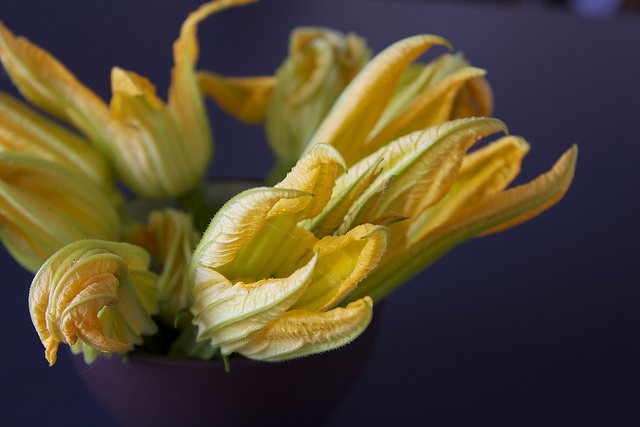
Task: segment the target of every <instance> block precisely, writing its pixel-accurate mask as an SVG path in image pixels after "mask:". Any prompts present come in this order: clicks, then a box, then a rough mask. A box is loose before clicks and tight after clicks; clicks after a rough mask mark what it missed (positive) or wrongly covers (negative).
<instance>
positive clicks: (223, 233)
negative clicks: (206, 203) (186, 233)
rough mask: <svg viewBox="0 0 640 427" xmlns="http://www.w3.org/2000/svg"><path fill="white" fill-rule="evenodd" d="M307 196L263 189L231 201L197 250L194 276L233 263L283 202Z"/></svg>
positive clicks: (252, 190) (284, 190) (205, 234)
mask: <svg viewBox="0 0 640 427" xmlns="http://www.w3.org/2000/svg"><path fill="white" fill-rule="evenodd" d="M306 196H308V194H307V193H305V192H302V191H297V190H287V189H279V188H266V187H261V188H253V189H250V190H247V191H244V192H242V193H240V194H238V195H237V196H235V197H234V198H232V199H231V200H229V201H228V202H227V203H226V204H225V205H224V206H223V207H222V208H221V209H220V211H219V212H218V213H217V214H216V216H215V217H213V219H212V220H211V223H210V224H209V227H208V228H207V231H206V232H205V233H204V236H203V237H202V239H201V240H200V243H199V244H198V247H197V248H196V250H195V251H194V254H193V257H192V260H191V266H190V272H191V273H190V274H191V275H192V277H193V275H194V274H195V272H196V269H198V268H201V267H202V268H216V267H220V266H222V265H224V264H227V263H229V262H230V261H231V260H233V258H234V257H235V256H236V254H237V253H238V251H239V250H240V248H242V247H243V246H244V245H245V244H246V243H247V242H248V241H249V240H251V239H252V238H253V236H254V235H255V234H256V233H258V231H260V229H261V228H262V226H263V224H264V223H265V221H266V220H267V218H269V215H270V214H271V211H272V209H273V208H274V206H276V204H278V202H280V200H282V199H295V198H299V197H306ZM279 213H280V214H282V212H279Z"/></svg>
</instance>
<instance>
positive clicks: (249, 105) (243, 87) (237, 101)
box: [197, 71, 276, 123]
mask: <svg viewBox="0 0 640 427" xmlns="http://www.w3.org/2000/svg"><path fill="white" fill-rule="evenodd" d="M197 77H198V83H199V84H200V90H202V93H203V94H204V95H206V96H210V97H212V98H213V99H215V101H216V102H217V103H218V105H220V107H221V108H222V109H224V110H225V111H226V112H227V113H229V114H231V115H232V116H234V117H236V118H237V119H238V120H240V121H242V122H245V123H260V122H262V121H264V119H265V116H266V114H267V105H268V104H269V99H270V98H271V94H272V93H273V88H274V86H275V84H276V79H275V77H272V76H264V77H224V76H221V75H219V74H216V73H211V72H207V71H199V72H198V73H197Z"/></svg>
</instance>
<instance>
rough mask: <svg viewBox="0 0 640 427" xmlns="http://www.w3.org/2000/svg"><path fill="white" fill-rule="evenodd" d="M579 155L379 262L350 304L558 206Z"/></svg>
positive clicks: (381, 293) (490, 197) (475, 206)
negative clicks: (461, 248) (455, 249)
mask: <svg viewBox="0 0 640 427" xmlns="http://www.w3.org/2000/svg"><path fill="white" fill-rule="evenodd" d="M577 154H578V150H577V147H576V146H574V147H572V148H571V149H569V150H568V151H566V152H565V153H564V154H563V155H562V156H561V157H560V159H558V161H557V162H556V163H555V164H554V166H553V167H552V168H551V170H550V171H548V172H547V173H545V174H543V175H540V176H539V177H538V178H536V179H535V180H533V181H531V182H529V183H527V184H524V185H520V186H518V187H514V188H511V189H508V190H505V191H500V192H497V193H494V194H491V195H488V196H487V197H485V198H483V199H482V200H480V201H478V202H476V203H474V204H471V205H469V206H466V208H465V209H464V210H462V211H460V213H459V214H457V215H454V216H452V217H450V218H449V219H448V220H447V221H446V222H445V223H443V224H442V225H441V226H439V227H437V228H435V229H434V230H432V231H431V232H429V233H427V234H426V235H425V236H423V237H422V239H420V240H419V241H416V242H413V243H412V244H411V245H410V246H408V247H406V248H405V249H404V250H402V251H396V252H395V253H394V256H392V257H389V258H388V259H383V260H382V264H381V266H380V268H377V269H376V270H375V271H374V272H373V273H372V274H370V275H369V277H367V279H365V280H364V281H363V282H362V283H361V284H360V286H359V288H358V289H357V290H356V292H354V293H353V294H352V295H350V296H349V299H355V298H358V296H359V295H371V296H372V298H374V300H379V299H380V298H383V297H384V296H385V295H387V294H388V293H389V292H391V291H392V290H393V289H394V288H395V287H397V286H399V285H400V284H401V283H402V282H404V281H405V280H407V279H408V278H409V277H411V276H413V275H414V274H416V273H417V272H418V271H420V270H422V269H423V268H425V267H427V266H428V265H430V264H431V263H432V262H433V261H435V260H436V259H438V258H439V257H440V256H442V255H443V254H445V253H446V252H447V251H448V250H450V249H451V248H453V247H454V246H456V245H458V244H460V243H462V242H464V241H465V240H468V239H470V238H472V237H475V236H478V235H483V234H489V233H493V232H497V231H501V230H504V229H506V228H508V227H512V226H514V225H516V224H519V223H521V222H523V221H526V220H527V219H529V218H531V217H533V216H535V215H537V214H539V213H541V212H542V211H544V210H546V209H548V208H550V207H551V206H553V205H554V204H555V203H557V202H558V201H559V200H560V199H562V197H563V196H564V194H565V193H566V191H567V189H568V188H569V185H570V184H571V181H572V178H573V173H574V170H575V164H576V159H577Z"/></svg>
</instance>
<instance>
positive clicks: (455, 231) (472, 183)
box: [304, 118, 577, 301]
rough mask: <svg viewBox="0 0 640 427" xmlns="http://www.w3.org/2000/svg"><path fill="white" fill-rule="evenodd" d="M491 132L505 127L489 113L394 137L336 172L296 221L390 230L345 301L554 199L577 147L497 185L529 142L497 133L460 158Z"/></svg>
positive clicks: (315, 228)
mask: <svg viewBox="0 0 640 427" xmlns="http://www.w3.org/2000/svg"><path fill="white" fill-rule="evenodd" d="M500 131H506V127H505V125H504V124H503V123H502V122H500V121H499V120H496V119H492V118H466V119H456V120H453V121H447V122H444V123H442V124H440V125H437V126H432V127H429V128H427V129H425V130H423V131H416V132H412V133H409V134H408V135H405V136H403V137H401V138H399V139H397V140H394V141H393V142H391V143H389V144H388V145H386V146H384V147H382V148H381V149H379V150H378V151H376V152H375V153H373V154H371V155H369V156H367V157H366V158H364V159H362V160H361V161H359V162H358V163H356V164H355V165H354V166H353V167H351V168H350V169H349V173H348V174H342V175H341V176H340V177H339V178H338V179H337V182H336V186H335V188H334V193H333V197H332V199H331V200H330V201H329V203H328V204H327V207H326V208H325V210H324V212H323V213H322V214H320V215H318V216H317V217H316V218H315V219H313V220H311V221H309V222H308V223H307V224H304V226H305V227H306V228H307V229H308V230H309V231H312V232H314V233H315V235H316V236H322V235H330V234H342V233H346V232H349V230H351V229H353V228H354V227H358V226H359V224H363V223H372V224H381V223H384V224H387V225H389V229H390V233H391V237H390V241H389V244H388V246H387V251H386V253H385V255H384V257H383V258H382V259H381V261H380V262H379V265H378V267H377V268H376V269H375V270H374V271H373V272H371V273H370V274H369V275H368V277H367V278H366V279H364V280H363V281H362V282H361V283H360V285H359V286H358V289H356V290H355V291H354V292H353V293H352V294H351V295H350V296H349V297H348V300H355V299H357V298H362V297H363V296H365V295H366V296H371V297H372V298H373V300H374V301H379V300H380V299H382V298H383V297H384V296H386V295H387V294H388V293H389V292H391V291H392V290H393V289H395V288H396V287H397V286H399V285H400V284H401V283H403V282H404V281H405V280H407V279H408V278H409V277H411V276H412V275H414V274H416V273H417V272H419V271H420V270H422V269H424V268H425V267H427V266H428V265H429V264H430V263H431V262H433V261H435V260H436V259H437V258H438V257H440V256H441V255H443V254H444V253H445V252H446V251H448V250H449V249H451V248H452V247H454V246H455V245H457V244H459V243H461V242H463V241H465V240H467V239H469V238H471V237H474V236H477V235H484V234H489V233H492V232H496V231H500V230H504V229H506V228H509V227H512V226H514V225H516V224H518V223H520V222H523V221H525V220H527V219H529V218H531V217H533V216H535V215H537V214H539V213H540V212H542V211H544V210H545V209H548V208H549V207H551V206H552V205H554V204H555V203H556V202H558V201H559V200H560V199H561V198H562V196H563V195H564V194H565V192H566V191H567V189H568V187H569V185H570V183H571V180H572V177H573V173H574V169H575V162H576V156H577V148H576V147H575V146H574V147H573V148H571V149H569V150H568V151H567V152H565V153H564V154H563V155H562V156H561V157H560V159H559V160H558V161H557V162H556V164H555V165H554V166H553V168H552V169H551V170H550V171H549V172H547V173H545V174H543V175H541V176H540V177H538V178H537V179H535V180H534V181H532V182H530V183H528V184H524V185H521V186H518V187H514V188H510V189H505V188H506V187H507V186H508V185H509V183H510V182H511V181H512V180H513V179H514V178H515V177H516V176H517V174H518V172H519V171H520V162H521V160H522V158H523V156H524V155H525V154H526V152H527V151H528V149H529V146H528V144H527V143H526V142H525V141H524V140H523V139H522V138H519V137H511V136H508V137H503V138H500V139H499V140H498V141H496V142H494V143H493V144H490V145H488V146H486V147H483V148H481V149H479V150H476V151H474V152H472V153H470V154H467V155H465V153H466V152H467V150H468V149H469V148H470V147H471V146H472V145H473V144H474V143H475V142H476V141H478V140H479V139H481V138H484V137H486V136H488V135H490V134H493V133H496V132H500Z"/></svg>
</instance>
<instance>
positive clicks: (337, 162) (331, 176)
mask: <svg viewBox="0 0 640 427" xmlns="http://www.w3.org/2000/svg"><path fill="white" fill-rule="evenodd" d="M340 168H342V169H343V170H345V169H346V165H345V163H344V160H343V158H342V156H341V155H340V153H339V152H338V151H337V150H336V149H335V148H333V147H332V146H331V145H327V144H318V145H316V146H314V147H313V148H312V149H311V150H309V152H308V153H307V154H305V155H304V156H302V157H301V158H300V160H298V162H297V163H296V165H295V166H294V167H293V169H292V170H291V172H289V173H288V174H287V176H286V177H285V179H284V180H282V181H281V182H280V183H278V184H276V186H275V188H288V189H292V190H298V191H305V192H307V193H309V194H310V195H309V196H307V197H301V198H299V199H283V200H282V201H280V202H279V203H278V205H276V206H275V207H274V209H273V211H274V212H273V213H272V215H273V214H274V213H275V212H278V211H280V210H283V211H287V212H298V211H300V210H301V209H303V208H307V210H306V211H305V216H306V217H307V218H313V217H315V216H317V215H319V214H320V213H321V212H322V210H323V209H324V207H325V205H326V204H327V202H328V201H329V199H330V198H331V194H332V191H333V186H334V185H335V181H336V175H337V174H338V171H339V169H340ZM311 195H313V196H311Z"/></svg>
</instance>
